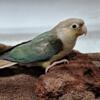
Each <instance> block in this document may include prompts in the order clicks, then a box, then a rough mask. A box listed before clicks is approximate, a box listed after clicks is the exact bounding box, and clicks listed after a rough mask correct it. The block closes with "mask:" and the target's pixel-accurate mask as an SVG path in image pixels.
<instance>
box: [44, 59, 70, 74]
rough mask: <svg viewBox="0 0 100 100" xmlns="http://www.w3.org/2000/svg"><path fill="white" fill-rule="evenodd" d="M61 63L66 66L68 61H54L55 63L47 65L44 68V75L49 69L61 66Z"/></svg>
mask: <svg viewBox="0 0 100 100" xmlns="http://www.w3.org/2000/svg"><path fill="white" fill-rule="evenodd" d="M61 63H64V64H66V63H69V61H68V60H67V59H63V60H60V61H55V62H53V63H52V64H51V65H49V66H48V67H47V68H46V70H45V73H47V72H48V70H49V69H50V68H51V67H53V66H55V65H58V64H61Z"/></svg>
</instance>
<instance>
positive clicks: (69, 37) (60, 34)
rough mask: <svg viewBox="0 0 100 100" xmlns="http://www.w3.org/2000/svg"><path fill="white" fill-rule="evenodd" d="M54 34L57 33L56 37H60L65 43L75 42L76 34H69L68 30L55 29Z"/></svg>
mask: <svg viewBox="0 0 100 100" xmlns="http://www.w3.org/2000/svg"><path fill="white" fill-rule="evenodd" d="M56 34H57V37H58V38H59V39H61V41H62V42H63V43H64V44H66V43H69V44H73V43H75V42H76V39H77V36H76V35H74V34H71V33H70V32H69V31H68V32H65V31H57V32H56Z"/></svg>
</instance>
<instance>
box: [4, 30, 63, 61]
mask: <svg viewBox="0 0 100 100" xmlns="http://www.w3.org/2000/svg"><path fill="white" fill-rule="evenodd" d="M62 48H63V44H62V42H61V40H60V39H58V38H57V36H56V34H55V33H52V32H45V33H43V34H40V35H39V36H37V37H36V38H34V39H33V40H31V41H30V42H28V43H25V44H21V45H18V46H17V47H15V48H13V49H12V50H11V51H9V52H8V53H6V57H5V58H6V59H7V60H11V61H15V62H19V63H30V62H37V61H44V60H48V59H50V58H51V57H53V56H54V55H55V54H57V53H59V52H60V51H61V50H62Z"/></svg>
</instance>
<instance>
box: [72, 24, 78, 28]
mask: <svg viewBox="0 0 100 100" xmlns="http://www.w3.org/2000/svg"><path fill="white" fill-rule="evenodd" d="M71 28H73V29H76V28H79V25H78V24H72V26H71Z"/></svg>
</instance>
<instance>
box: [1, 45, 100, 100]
mask: <svg viewBox="0 0 100 100" xmlns="http://www.w3.org/2000/svg"><path fill="white" fill-rule="evenodd" d="M1 47H2V49H1ZM8 48H10V47H8ZM8 48H7V46H0V51H1V53H2V52H3V51H5V50H7V49H8ZM66 58H67V59H68V60H69V64H60V65H57V66H55V67H52V68H51V69H50V70H49V72H48V73H47V74H44V69H42V68H39V67H27V66H18V65H16V66H13V67H12V68H5V69H2V70H0V100H100V53H94V54H93V53H92V54H90V53H89V54H82V53H79V52H76V51H73V52H71V53H70V54H69V55H68V56H67V57H66Z"/></svg>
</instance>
